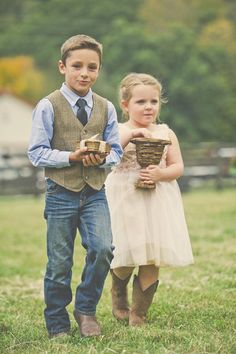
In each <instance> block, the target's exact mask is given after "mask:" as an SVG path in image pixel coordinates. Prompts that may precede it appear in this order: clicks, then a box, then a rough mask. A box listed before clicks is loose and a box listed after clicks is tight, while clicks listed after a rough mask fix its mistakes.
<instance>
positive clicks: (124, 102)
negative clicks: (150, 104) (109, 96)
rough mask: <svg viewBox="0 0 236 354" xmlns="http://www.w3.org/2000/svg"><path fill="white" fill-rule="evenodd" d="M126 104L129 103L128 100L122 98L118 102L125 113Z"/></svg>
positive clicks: (126, 110)
mask: <svg viewBox="0 0 236 354" xmlns="http://www.w3.org/2000/svg"><path fill="white" fill-rule="evenodd" d="M128 105H129V102H128V101H125V100H122V101H121V102H120V106H121V108H122V110H123V111H124V112H125V113H128Z"/></svg>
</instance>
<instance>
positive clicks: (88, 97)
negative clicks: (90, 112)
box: [60, 82, 93, 109]
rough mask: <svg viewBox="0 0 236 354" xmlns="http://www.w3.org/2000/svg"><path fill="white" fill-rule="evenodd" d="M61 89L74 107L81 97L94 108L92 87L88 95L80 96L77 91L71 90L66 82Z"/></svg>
mask: <svg viewBox="0 0 236 354" xmlns="http://www.w3.org/2000/svg"><path fill="white" fill-rule="evenodd" d="M60 91H61V93H62V94H63V96H65V98H66V99H67V101H68V102H69V103H70V105H71V106H72V107H74V106H75V104H76V102H77V100H78V99H79V98H84V99H85V100H86V102H87V105H88V107H89V108H91V109H92V107H93V92H92V90H91V89H89V92H88V93H87V95H86V96H83V97H80V96H78V95H77V94H76V93H75V92H73V91H71V90H70V89H69V87H68V86H67V85H66V83H65V82H64V83H63V84H62V86H61V89H60Z"/></svg>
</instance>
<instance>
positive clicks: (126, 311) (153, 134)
mask: <svg viewBox="0 0 236 354" xmlns="http://www.w3.org/2000/svg"><path fill="white" fill-rule="evenodd" d="M162 102H163V99H162V86H161V84H160V82H159V81H158V80H157V79H156V78H154V77H153V76H150V75H147V74H137V73H131V74H129V75H127V76H126V77H125V78H124V79H123V80H122V81H121V85H120V105H121V108H122V111H123V113H124V115H125V117H126V118H127V121H126V122H125V123H123V124H120V138H121V144H122V147H123V149H124V156H123V158H122V161H121V163H120V164H119V165H117V166H116V167H114V168H113V170H112V172H111V173H110V174H109V175H108V177H107V180H106V193H107V198H108V204H109V208H110V212H111V223H112V232H113V243H114V246H115V251H114V259H113V261H112V263H111V274H112V311H113V315H114V316H115V317H116V318H117V319H118V320H124V319H127V318H128V319H129V325H131V326H140V325H143V324H144V322H145V316H146V314H147V311H148V308H149V307H150V305H151V303H152V300H153V296H154V294H155V291H156V289H157V286H158V283H159V280H158V277H159V267H163V266H184V265H187V264H191V263H193V255H192V250H191V244H190V240H189V235H188V230H187V226H186V221H185V216H184V210H183V205H182V199H181V194H180V191H179V187H178V184H177V182H176V179H177V178H178V177H180V176H181V175H182V173H183V168H184V167H183V160H182V156H181V151H180V147H179V143H178V139H177V137H176V135H175V133H174V132H173V131H172V130H171V129H170V128H169V127H168V126H167V125H166V124H156V120H157V118H158V116H159V114H160V108H161V103H162ZM134 137H150V138H160V139H165V140H170V141H171V145H168V146H166V147H165V149H164V153H163V156H162V159H161V162H160V164H159V165H158V166H157V165H150V166H148V167H147V168H146V169H141V168H140V166H139V165H138V163H137V159H136V152H135V145H134V144H133V143H131V142H130V140H131V139H132V138H134ZM138 178H141V179H142V180H143V181H144V182H145V183H147V184H148V183H153V182H154V183H155V184H156V188H155V189H139V188H135V181H137V179H138ZM135 267H138V276H136V275H135V276H134V281H133V293H132V304H131V308H129V304H128V297H127V284H128V282H129V280H130V277H131V274H132V272H133V270H134V268H135Z"/></svg>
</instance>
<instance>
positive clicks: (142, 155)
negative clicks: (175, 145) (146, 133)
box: [130, 138, 171, 189]
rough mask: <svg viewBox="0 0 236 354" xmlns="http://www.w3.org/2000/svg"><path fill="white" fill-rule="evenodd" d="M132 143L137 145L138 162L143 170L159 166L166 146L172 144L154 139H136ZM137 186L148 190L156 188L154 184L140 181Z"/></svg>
mask: <svg viewBox="0 0 236 354" xmlns="http://www.w3.org/2000/svg"><path fill="white" fill-rule="evenodd" d="M130 141H131V143H133V144H135V145H136V155H137V161H138V163H139V165H140V166H141V167H142V168H145V167H147V166H149V165H158V164H159V163H160V161H161V158H162V155H163V152H164V148H165V146H166V145H169V144H171V141H169V140H164V139H154V138H134V139H131V140H130ZM135 185H136V187H138V188H148V189H153V188H155V187H156V185H155V184H154V183H153V184H147V183H144V182H142V181H141V180H138V181H137V182H136V184H135Z"/></svg>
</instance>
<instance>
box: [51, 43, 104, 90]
mask: <svg viewBox="0 0 236 354" xmlns="http://www.w3.org/2000/svg"><path fill="white" fill-rule="evenodd" d="M58 67H59V71H60V73H61V74H63V75H65V82H66V85H67V86H68V87H69V88H70V89H71V90H72V91H74V92H75V93H76V94H78V95H79V96H85V95H86V94H87V93H88V91H89V89H90V87H92V85H93V84H94V83H95V81H96V79H97V77H98V74H99V69H100V61H99V56H98V54H97V53H96V52H95V51H94V50H91V49H76V50H73V51H71V52H70V55H69V56H68V58H67V59H66V63H65V64H64V63H63V62H62V61H61V60H60V61H59V63H58Z"/></svg>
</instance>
